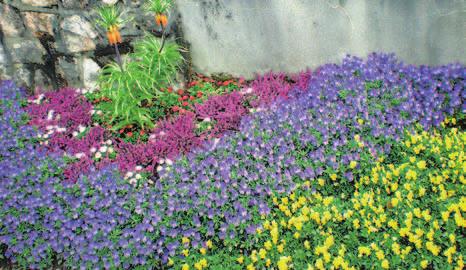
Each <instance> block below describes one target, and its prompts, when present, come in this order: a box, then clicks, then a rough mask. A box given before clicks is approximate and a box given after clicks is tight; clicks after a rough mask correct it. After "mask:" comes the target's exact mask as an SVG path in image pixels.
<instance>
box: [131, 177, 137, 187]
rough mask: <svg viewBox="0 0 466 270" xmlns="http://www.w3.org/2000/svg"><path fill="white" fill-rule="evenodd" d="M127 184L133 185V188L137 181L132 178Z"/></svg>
mask: <svg viewBox="0 0 466 270" xmlns="http://www.w3.org/2000/svg"><path fill="white" fill-rule="evenodd" d="M129 183H130V184H131V185H133V186H134V185H136V183H137V180H136V179H134V178H131V179H129Z"/></svg>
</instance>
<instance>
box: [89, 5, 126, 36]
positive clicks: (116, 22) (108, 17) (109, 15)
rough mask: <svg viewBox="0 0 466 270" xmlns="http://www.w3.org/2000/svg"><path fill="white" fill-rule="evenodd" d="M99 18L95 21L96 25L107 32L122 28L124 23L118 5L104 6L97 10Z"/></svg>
mask: <svg viewBox="0 0 466 270" xmlns="http://www.w3.org/2000/svg"><path fill="white" fill-rule="evenodd" d="M97 14H98V15H99V18H98V19H96V20H95V22H96V24H97V25H98V26H100V27H102V28H104V29H105V30H107V31H108V30H110V28H111V27H114V26H116V27H118V28H119V27H120V26H121V25H122V24H123V23H124V21H123V20H122V19H121V14H122V12H121V10H120V8H118V7H117V6H116V5H102V6H100V7H99V8H97Z"/></svg>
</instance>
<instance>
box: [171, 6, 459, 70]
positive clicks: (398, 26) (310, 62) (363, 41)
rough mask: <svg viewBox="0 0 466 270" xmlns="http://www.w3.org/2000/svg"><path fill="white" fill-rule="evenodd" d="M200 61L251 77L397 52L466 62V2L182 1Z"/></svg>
mask: <svg viewBox="0 0 466 270" xmlns="http://www.w3.org/2000/svg"><path fill="white" fill-rule="evenodd" d="M176 6H177V9H178V11H179V12H180V14H181V16H182V20H181V21H182V26H183V30H184V33H185V39H187V40H188V41H189V42H190V43H191V53H192V60H193V64H194V67H195V68H196V69H197V70H199V71H201V72H205V73H215V72H227V73H231V74H233V75H243V76H246V77H251V76H252V75H253V74H254V73H255V72H265V71H268V70H281V71H286V72H296V71H299V70H302V69H305V68H306V67H316V66H318V65H321V64H323V63H328V62H339V61H341V59H342V58H343V57H344V56H345V55H346V54H348V53H349V54H352V55H358V56H362V57H364V56H366V55H367V54H368V53H370V52H373V51H384V52H394V53H396V54H397V55H398V56H399V57H400V58H401V59H403V60H404V61H405V62H409V63H413V64H429V65H435V64H443V63H448V62H455V61H459V62H462V63H466V49H465V47H466V1H465V0H176Z"/></svg>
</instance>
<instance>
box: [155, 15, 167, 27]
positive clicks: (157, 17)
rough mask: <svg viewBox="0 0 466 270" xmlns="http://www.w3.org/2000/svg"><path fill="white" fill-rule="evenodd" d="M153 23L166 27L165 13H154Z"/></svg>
mask: <svg viewBox="0 0 466 270" xmlns="http://www.w3.org/2000/svg"><path fill="white" fill-rule="evenodd" d="M155 23H156V24H157V25H158V26H163V27H166V26H167V23H168V19H167V16H166V15H165V14H156V15H155Z"/></svg>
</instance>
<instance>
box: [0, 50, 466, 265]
mask: <svg viewBox="0 0 466 270" xmlns="http://www.w3.org/2000/svg"><path fill="white" fill-rule="evenodd" d="M465 75H466V68H465V67H464V66H462V65H460V64H450V65H447V66H441V67H427V66H421V67H416V66H412V65H405V64H403V63H401V62H399V61H398V60H397V59H396V58H395V57H394V56H393V55H388V54H371V55H369V57H368V59H367V60H366V61H363V60H362V59H359V58H356V57H347V58H345V59H344V60H343V63H342V64H340V65H337V64H328V65H325V66H322V67H320V68H318V69H317V70H315V71H314V72H313V73H310V72H305V73H302V74H301V75H300V76H297V77H296V78H295V80H294V83H290V82H287V80H286V78H285V77H284V75H280V74H267V75H265V76H262V77H259V78H258V79H257V80H255V81H253V82H251V83H250V84H249V87H250V88H249V87H248V86H243V85H242V84H240V83H239V82H238V83H236V84H237V85H239V86H240V87H238V86H235V85H234V84H233V83H234V82H224V83H225V85H221V87H224V88H223V90H222V89H221V90H220V91H217V90H218V89H220V88H221V87H220V88H219V86H220V85H217V86H215V87H214V86H212V85H210V86H207V87H203V86H198V85H191V86H189V88H188V89H184V90H181V91H180V93H178V90H177V91H175V90H174V89H170V88H164V91H162V92H164V94H163V95H167V96H170V100H172V98H171V96H172V95H173V97H174V99H173V100H174V102H181V106H178V105H176V106H177V107H176V108H177V109H176V110H173V107H171V108H172V110H171V111H166V112H165V113H166V114H165V115H166V116H165V117H158V118H157V119H158V120H157V121H158V122H156V123H157V124H156V125H155V127H154V128H153V129H149V128H139V129H137V128H136V127H131V126H123V127H118V128H117V129H112V128H113V127H110V126H111V124H109V123H108V121H107V117H109V116H108V115H107V114H106V112H105V110H110V109H108V107H106V106H105V105H103V106H100V105H99V104H107V105H110V106H112V105H111V102H113V100H111V99H110V100H106V99H105V98H104V99H102V97H101V96H99V94H98V92H97V93H86V91H84V93H83V91H82V90H79V91H76V90H74V89H62V90H60V91H58V92H54V93H47V94H44V95H43V96H42V95H39V96H35V97H30V98H29V100H30V102H29V103H27V102H25V101H24V98H25V97H24V95H23V94H21V90H20V89H18V88H17V87H16V86H15V85H14V84H13V83H12V82H2V84H1V92H0V95H1V98H2V99H1V100H2V101H1V103H0V105H1V107H0V112H1V114H2V120H1V130H2V133H1V140H2V143H1V145H0V148H1V149H0V244H2V246H1V249H0V250H3V251H4V254H5V256H6V257H7V258H8V259H10V260H11V262H12V263H15V264H17V265H20V266H23V267H30V268H49V267H51V266H52V265H63V266H65V267H67V268H109V269H110V268H125V269H127V268H134V267H139V268H142V269H151V268H165V267H168V268H175V269H206V268H209V267H211V268H213V269H219V268H231V269H242V268H248V269H255V268H257V269H261V268H271V267H274V268H279V269H290V268H293V269H306V268H311V269H312V268H313V267H314V268H317V269H327V268H330V267H331V265H333V267H335V268H338V267H340V268H351V267H353V268H354V269H360V268H363V267H366V268H368V267H372V266H374V265H377V267H381V268H392V267H395V268H396V267H401V268H407V267H414V268H419V267H433V268H438V267H439V266H440V265H441V266H444V265H451V268H453V267H459V268H458V269H461V267H462V266H461V265H462V260H463V259H464V258H463V257H462V256H461V254H462V252H463V253H464V249H465V247H464V242H465V241H464V227H465V223H464V218H463V216H464V212H465V209H464V203H465V201H464V200H465V199H464V198H465V190H464V175H465V174H466V167H465V163H464V162H465V161H464V157H465V155H464V143H465V136H466V135H465V134H464V131H463V130H462V129H464V121H465V117H464V114H465V113H466V102H465V99H466V91H465V85H466V80H465ZM207 83H213V82H205V81H204V82H203V84H204V85H207ZM213 84H214V85H215V84H217V83H213ZM193 88H194V89H193ZM225 88H227V89H225ZM191 89H193V90H191ZM203 89H209V90H206V91H205V92H204V91H203ZM216 89H217V90H216ZM198 92H201V93H204V94H200V95H199V99H200V100H198V101H196V98H194V99H191V98H190V97H194V96H193V93H198ZM185 93H190V94H189V95H185ZM185 96H187V97H188V98H187V99H186V98H184V97H185ZM196 96H197V94H196ZM180 98H181V99H180ZM183 99H184V100H183ZM186 100H190V102H188V104H186V103H185V104H184V105H183V102H187V101H186ZM185 105H186V106H185ZM138 106H141V105H140V104H139V105H138ZM147 108H148V111H149V112H150V108H151V107H150V106H148V107H147ZM250 111H251V112H252V111H254V113H250ZM154 118H156V117H154ZM206 119H207V120H206ZM209 126H210V128H209ZM421 130H422V131H421ZM120 131H121V133H120ZM128 133H130V134H131V136H128ZM135 134H138V135H137V136H136V135H135ZM409 134H410V135H409ZM388 175H390V177H389V176H388ZM446 175H448V178H447V177H446ZM437 177H440V178H441V179H440V178H437ZM375 179H377V180H375ZM422 190H423V191H422ZM421 193H423V195H420V194H421ZM450 214H451V216H450ZM434 221H437V225H435V223H433V222H434ZM395 224H396V225H395ZM437 227H438V228H437ZM439 228H442V229H439ZM431 231H433V234H431ZM445 236H446V237H448V240H444V238H442V237H445ZM394 238H396V239H394ZM372 243H375V244H372Z"/></svg>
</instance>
